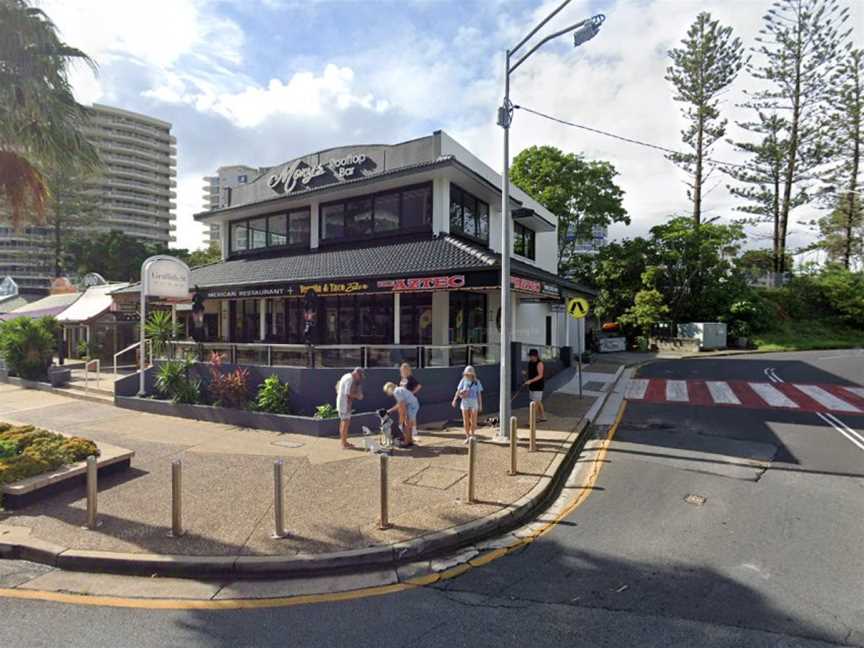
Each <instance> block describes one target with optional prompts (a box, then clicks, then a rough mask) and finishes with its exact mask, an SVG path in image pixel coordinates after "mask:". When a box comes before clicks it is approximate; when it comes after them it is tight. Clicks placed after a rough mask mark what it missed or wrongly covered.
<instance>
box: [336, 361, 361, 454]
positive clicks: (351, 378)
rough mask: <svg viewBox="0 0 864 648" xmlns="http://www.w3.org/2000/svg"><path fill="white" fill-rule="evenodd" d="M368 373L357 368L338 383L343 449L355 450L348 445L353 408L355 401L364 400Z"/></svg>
mask: <svg viewBox="0 0 864 648" xmlns="http://www.w3.org/2000/svg"><path fill="white" fill-rule="evenodd" d="M365 377H366V371H365V370H364V369H363V368H362V367H355V368H354V371H352V372H351V373H346V374H345V375H344V376H342V377H341V378H340V379H339V382H338V383H336V411H337V412H339V440H340V441H341V442H342V448H343V449H349V448H353V447H354V446H353V445H351V444H350V443H348V428H350V427H351V408H352V407H353V404H354V401H355V400H363V384H362V383H363V378H365Z"/></svg>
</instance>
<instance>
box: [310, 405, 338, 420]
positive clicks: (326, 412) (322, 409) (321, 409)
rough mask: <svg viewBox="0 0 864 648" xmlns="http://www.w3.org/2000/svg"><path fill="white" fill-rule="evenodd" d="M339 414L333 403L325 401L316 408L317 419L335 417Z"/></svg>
mask: <svg viewBox="0 0 864 648" xmlns="http://www.w3.org/2000/svg"><path fill="white" fill-rule="evenodd" d="M338 416H339V412H338V411H337V410H336V408H335V407H333V405H332V404H331V403H324V404H323V405H319V406H318V407H316V408H315V417H314V418H316V419H322V420H323V419H334V418H336V417H338Z"/></svg>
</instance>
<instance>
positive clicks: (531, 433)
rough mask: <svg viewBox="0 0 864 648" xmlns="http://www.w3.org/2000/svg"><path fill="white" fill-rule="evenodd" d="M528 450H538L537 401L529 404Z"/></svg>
mask: <svg viewBox="0 0 864 648" xmlns="http://www.w3.org/2000/svg"><path fill="white" fill-rule="evenodd" d="M528 452H537V403H535V402H534V401H531V404H530V405H529V406H528Z"/></svg>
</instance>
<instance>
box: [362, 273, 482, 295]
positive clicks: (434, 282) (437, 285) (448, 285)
mask: <svg viewBox="0 0 864 648" xmlns="http://www.w3.org/2000/svg"><path fill="white" fill-rule="evenodd" d="M464 285H465V275H450V276H443V277H412V278H411V279H382V280H380V281H379V282H378V287H379V288H389V289H390V290H392V291H393V292H401V291H404V290H449V289H453V288H462V287H463V286H464Z"/></svg>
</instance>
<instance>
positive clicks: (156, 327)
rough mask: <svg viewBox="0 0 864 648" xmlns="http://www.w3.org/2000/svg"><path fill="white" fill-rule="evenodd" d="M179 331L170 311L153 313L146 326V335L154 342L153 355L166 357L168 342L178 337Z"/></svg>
mask: <svg viewBox="0 0 864 648" xmlns="http://www.w3.org/2000/svg"><path fill="white" fill-rule="evenodd" d="M177 330H178V329H177V326H176V325H175V324H174V321H173V318H172V317H171V313H169V312H168V311H153V312H152V313H150V316H149V317H148V318H147V323H146V324H145V325H144V335H146V336H147V337H148V338H150V339H151V340H152V341H153V353H154V354H155V355H157V356H158V357H160V358H161V357H163V356H164V355H165V349H166V347H167V346H168V342H169V341H171V340H173V339H174V338H175V337H177Z"/></svg>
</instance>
